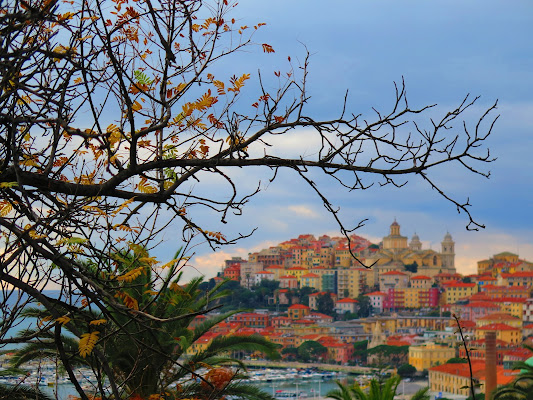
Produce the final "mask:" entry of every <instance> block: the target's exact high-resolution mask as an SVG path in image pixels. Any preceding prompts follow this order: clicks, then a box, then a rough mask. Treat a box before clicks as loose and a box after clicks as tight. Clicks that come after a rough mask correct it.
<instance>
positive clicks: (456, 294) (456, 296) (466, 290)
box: [445, 282, 478, 304]
mask: <svg viewBox="0 0 533 400" xmlns="http://www.w3.org/2000/svg"><path fill="white" fill-rule="evenodd" d="M477 292H478V287H477V285H476V284H475V283H463V282H455V283H449V284H447V285H446V296H445V297H446V303H447V304H455V303H457V302H458V301H459V300H462V299H464V298H467V297H470V296H472V295H473V294H475V293H477Z"/></svg>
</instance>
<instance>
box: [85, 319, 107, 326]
mask: <svg viewBox="0 0 533 400" xmlns="http://www.w3.org/2000/svg"><path fill="white" fill-rule="evenodd" d="M106 322H107V320H106V319H95V320H93V321H91V322H89V325H103V324H105V323H106Z"/></svg>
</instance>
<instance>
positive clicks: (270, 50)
mask: <svg viewBox="0 0 533 400" xmlns="http://www.w3.org/2000/svg"><path fill="white" fill-rule="evenodd" d="M262 46H263V51H264V52H265V53H275V50H274V48H273V47H272V46H271V45H269V44H266V43H263V45H262Z"/></svg>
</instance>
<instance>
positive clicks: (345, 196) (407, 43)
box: [165, 0, 533, 277]
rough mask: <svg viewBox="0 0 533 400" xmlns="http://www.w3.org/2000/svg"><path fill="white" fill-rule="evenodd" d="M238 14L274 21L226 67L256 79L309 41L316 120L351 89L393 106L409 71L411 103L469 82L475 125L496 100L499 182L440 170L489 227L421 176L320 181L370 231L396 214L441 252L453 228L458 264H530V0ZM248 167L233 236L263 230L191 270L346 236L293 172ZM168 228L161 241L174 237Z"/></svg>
mask: <svg viewBox="0 0 533 400" xmlns="http://www.w3.org/2000/svg"><path fill="white" fill-rule="evenodd" d="M233 16H234V17H235V18H236V19H237V20H239V21H242V22H243V24H248V25H253V24H254V23H257V22H266V23H267V26H266V27H265V29H263V30H262V31H260V32H258V34H257V35H256V36H255V37H254V40H256V41H257V43H264V42H267V43H270V44H271V45H272V46H273V47H274V49H275V50H276V53H275V54H270V55H266V54H264V53H262V52H261V51H260V49H256V50H257V51H255V50H253V49H251V50H250V51H249V52H246V53H243V54H241V55H239V62H238V64H234V63H233V64H231V65H222V66H221V67H220V68H222V69H224V68H227V69H228V70H232V71H234V70H235V69H239V70H238V71H235V73H237V74H238V73H245V72H249V73H251V74H252V76H254V74H255V77H256V76H257V74H256V71H257V69H258V68H261V70H262V73H264V74H265V76H266V75H267V74H269V73H270V74H271V73H272V72H273V71H276V70H279V69H283V68H284V67H285V66H286V60H287V56H291V57H292V58H293V59H295V60H298V59H302V58H303V57H304V55H305V48H307V49H308V50H309V52H310V53H311V54H312V57H311V61H310V75H309V86H308V87H309V92H310V95H311V96H312V98H311V101H310V103H309V107H308V109H307V112H308V114H310V115H314V116H317V118H329V117H336V116H337V113H338V111H339V107H340V106H341V104H342V98H343V96H344V93H345V91H346V90H347V89H349V93H350V95H349V100H348V105H349V107H350V111H351V112H354V113H356V114H358V113H363V114H369V113H370V112H371V109H372V107H375V108H377V109H386V108H387V106H388V105H390V102H391V100H392V98H393V95H394V91H393V89H394V87H393V82H394V81H401V79H402V77H404V79H405V82H406V85H407V90H408V97H409V100H410V105H413V106H423V105H426V104H433V103H437V104H438V108H437V111H439V110H448V109H452V108H454V107H455V106H457V105H458V104H459V103H460V101H461V100H462V99H463V98H464V96H465V95H467V94H469V93H470V94H471V95H473V96H481V97H480V99H479V101H478V103H477V105H476V107H475V109H474V110H473V111H475V112H474V113H473V114H472V116H469V118H472V119H471V120H470V121H469V122H475V121H474V119H473V117H474V116H475V115H476V112H478V113H479V112H481V111H482V110H483V109H484V108H488V107H489V106H490V105H492V104H493V103H494V102H495V101H496V100H498V110H497V112H496V114H500V115H501V116H500V118H499V120H498V122H497V124H496V127H495V130H494V132H493V135H492V136H491V138H490V140H489V141H488V145H489V147H490V148H491V154H493V155H494V156H495V157H497V158H498V159H497V161H495V162H494V163H493V164H491V165H490V166H488V168H487V170H490V171H491V177H490V179H488V180H487V179H484V178H483V177H480V176H475V175H472V174H467V173H466V172H465V171H464V170H461V169H458V168H446V169H443V170H440V171H436V175H434V177H435V178H436V179H437V180H438V181H439V182H440V183H441V184H442V185H443V187H444V188H445V189H446V190H448V191H449V193H451V194H453V196H454V197H455V198H456V199H458V200H460V201H465V200H466V199H467V198H469V199H470V203H471V204H472V207H471V212H472V214H473V216H474V217H475V219H476V220H477V221H479V222H480V223H482V224H484V225H485V226H486V228H485V229H483V230H481V231H480V232H468V231H466V229H465V226H466V224H467V222H468V220H467V218H466V216H465V215H464V214H458V213H457V211H456V210H455V208H454V207H453V205H452V204H450V203H447V202H446V201H444V200H443V199H442V198H441V197H439V196H438V194H437V193H435V192H434V191H432V190H431V189H430V188H428V187H427V185H424V184H422V183H421V182H418V181H416V180H414V181H410V182H409V183H408V184H407V185H406V186H405V187H403V188H401V189H394V188H390V187H386V188H372V189H370V190H367V191H365V192H361V191H359V192H352V193H347V192H340V191H339V190H338V187H336V186H334V185H331V186H329V185H330V183H328V182H322V184H323V186H322V187H321V188H322V190H323V191H324V192H325V193H326V194H328V195H329V196H331V200H332V202H333V203H334V205H336V206H338V207H340V208H341V216H342V218H343V219H344V221H346V222H347V223H348V224H350V223H357V222H358V221H359V220H361V219H363V218H368V221H367V223H366V225H365V226H364V227H363V228H361V229H359V230H358V231H357V233H358V234H359V235H361V236H364V237H367V238H369V239H370V240H375V241H379V240H380V238H381V237H383V236H384V235H386V234H388V229H389V225H390V224H391V223H392V221H393V220H394V218H396V219H397V221H398V222H399V223H400V225H401V230H402V231H401V232H402V234H403V235H406V236H409V237H411V236H412V235H413V233H414V232H416V233H417V234H418V235H419V236H420V238H421V239H422V241H423V242H424V244H425V246H426V247H431V248H433V249H436V250H438V249H440V242H441V240H442V239H443V237H444V235H445V233H446V232H447V231H449V232H450V233H451V234H452V236H453V238H454V240H455V242H456V266H457V268H458V270H459V272H463V273H472V272H474V271H475V266H476V264H475V263H476V261H477V260H480V259H483V258H488V257H489V256H491V255H493V254H495V253H498V252H501V251H505V250H507V251H512V252H515V253H518V254H519V255H520V256H521V257H522V258H525V259H528V260H531V261H533V235H532V232H533V226H532V222H533V218H532V216H533V200H532V190H531V189H532V184H533V161H532V160H533V156H532V155H531V152H532V150H533V135H532V134H531V131H532V128H533V41H532V40H531V38H532V37H533V36H532V34H533V4H532V3H531V2H530V1H514V2H512V3H509V2H502V1H495V0H486V1H483V2H481V1H464V0H434V1H422V0H420V1H409V0H406V1H397V0H389V1H380V0H372V1H369V0H367V1H363V0H353V1H348V0H333V1H329V2H324V1H316V0H290V1H286V0H269V1H253V0H243V1H241V2H240V4H239V5H238V6H237V7H235V11H234V14H233ZM304 46H305V47H304ZM437 111H436V112H437ZM496 114H495V115H496ZM478 115H479V114H478ZM305 138H306V134H305V132H295V133H294V134H292V135H291V137H290V140H288V141H287V142H286V143H284V145H285V146H286V148H287V152H288V154H291V152H299V153H303V154H305V153H306V152H312V151H313V149H312V143H308V142H307V141H306V139H305ZM239 174H240V175H239V182H241V183H242V184H243V186H244V187H247V186H248V187H249V188H252V187H254V185H256V184H257V179H261V180H262V184H261V188H262V191H261V193H259V194H258V195H257V196H256V197H255V198H253V200H252V201H250V203H249V204H248V205H247V207H246V209H245V211H244V214H243V215H242V216H240V217H235V218H231V219H230V220H229V224H228V225H226V226H225V227H223V229H225V232H227V233H229V234H230V235H231V233H237V232H240V233H247V232H249V231H251V230H252V229H253V228H255V227H257V231H256V232H255V233H254V235H253V236H252V237H251V238H249V239H246V240H243V241H241V242H240V243H239V244H238V245H235V246H228V247H226V248H224V249H221V250H219V251H217V252H216V253H213V252H212V251H210V250H209V249H208V248H207V247H206V246H205V245H199V246H197V247H196V248H195V249H194V251H195V254H196V255H195V257H194V258H193V259H192V260H191V264H192V265H194V267H195V268H189V269H188V270H187V275H189V276H190V275H196V274H198V272H201V273H204V274H205V275H206V276H207V277H211V276H213V275H214V274H215V273H216V272H217V271H219V270H220V267H221V265H222V263H223V260H224V259H226V258H228V257H231V256H237V255H239V256H246V255H247V253H248V252H250V251H256V250H260V249H261V248H264V247H268V246H269V245H274V244H276V243H278V242H280V241H284V240H287V239H289V238H292V237H296V236H297V235H299V234H302V233H311V234H315V235H320V234H323V233H328V234H331V235H336V234H338V230H337V227H336V225H335V222H334V220H333V218H332V217H331V216H329V215H328V214H327V213H326V211H325V209H324V207H323V206H322V204H321V202H320V201H319V199H318V198H316V196H313V193H312V192H311V191H310V190H309V189H308V188H306V187H305V186H304V185H302V184H300V183H299V182H298V181H297V177H296V176H294V175H292V174H290V173H285V174H282V175H281V176H279V177H278V179H277V180H276V181H274V182H273V183H271V184H268V185H267V184H266V183H267V180H268V177H269V174H268V172H265V171H263V172H260V171H254V172H253V173H252V172H251V171H241V172H239ZM254 174H257V175H254ZM201 183H202V184H204V185H205V184H208V183H209V182H201ZM171 235H172V233H169V234H168V236H167V237H166V238H165V240H167V241H171V240H172V238H171Z"/></svg>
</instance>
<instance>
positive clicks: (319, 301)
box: [316, 293, 335, 316]
mask: <svg viewBox="0 0 533 400" xmlns="http://www.w3.org/2000/svg"><path fill="white" fill-rule="evenodd" d="M316 305H317V310H318V312H319V313H322V314H326V315H330V316H334V315H335V302H334V301H333V299H332V298H331V294H330V293H324V294H319V295H318V296H317V298H316Z"/></svg>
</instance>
